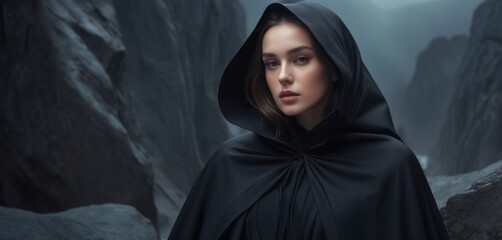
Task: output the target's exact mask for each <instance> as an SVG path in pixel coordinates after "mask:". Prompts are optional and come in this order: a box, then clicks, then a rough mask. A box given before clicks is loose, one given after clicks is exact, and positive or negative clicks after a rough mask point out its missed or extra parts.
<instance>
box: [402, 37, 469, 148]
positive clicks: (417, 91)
mask: <svg viewBox="0 0 502 240" xmlns="http://www.w3.org/2000/svg"><path fill="white" fill-rule="evenodd" d="M466 45H467V37H466V36H456V37H453V38H451V39H447V38H446V37H439V38H435V39H434V40H433V41H432V42H431V43H430V45H429V46H428V47H427V49H425V50H424V51H423V52H422V53H420V55H419V56H418V59H417V66H416V68H415V69H416V70H415V73H414V75H413V79H412V80H411V83H410V85H409V86H408V89H407V91H406V95H405V100H404V103H403V109H402V111H401V112H402V113H403V115H404V116H403V117H402V118H403V122H404V133H403V132H402V134H403V135H404V137H405V140H406V143H407V144H408V145H409V146H410V147H411V148H412V149H413V150H414V151H415V152H417V153H421V154H429V153H430V151H431V150H432V148H433V147H434V146H435V144H436V141H437V138H438V136H439V132H440V130H441V127H442V126H443V122H444V119H445V118H446V111H447V110H448V106H449V103H450V100H451V96H452V93H453V88H454V79H455V74H456V73H457V71H458V66H459V65H460V61H461V59H462V56H463V54H464V51H465V48H466Z"/></svg>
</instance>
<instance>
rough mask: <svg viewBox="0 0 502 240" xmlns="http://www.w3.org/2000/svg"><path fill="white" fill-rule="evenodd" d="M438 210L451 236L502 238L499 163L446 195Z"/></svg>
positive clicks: (485, 239)
mask: <svg viewBox="0 0 502 240" xmlns="http://www.w3.org/2000/svg"><path fill="white" fill-rule="evenodd" d="M441 214H442V215H443V218H444V222H445V225H446V227H447V228H448V231H449V232H450V236H451V239H476V240H499V239H502V221H501V219H502V167H499V168H498V169H497V170H496V171H494V172H493V173H491V174H489V175H487V176H485V177H483V178H481V179H479V180H477V181H476V182H474V184H472V186H471V187H470V188H469V189H467V190H466V191H464V192H462V193H460V194H458V195H455V196H453V197H452V198H450V199H448V202H447V203H446V207H444V208H442V209H441Z"/></svg>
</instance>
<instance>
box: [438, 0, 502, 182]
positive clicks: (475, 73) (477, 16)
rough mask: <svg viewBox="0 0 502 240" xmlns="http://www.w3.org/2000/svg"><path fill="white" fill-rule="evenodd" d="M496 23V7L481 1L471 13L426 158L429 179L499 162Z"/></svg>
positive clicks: (500, 9) (499, 42)
mask: <svg viewBox="0 0 502 240" xmlns="http://www.w3.org/2000/svg"><path fill="white" fill-rule="evenodd" d="M501 22H502V2H501V1H497V0H486V1H485V2H484V3H482V4H481V5H480V6H479V7H478V8H477V9H476V11H475V13H474V16H473V20H472V25H471V36H470V38H469V43H468V46H467V50H466V53H465V55H464V58H463V60H462V63H461V65H460V67H459V72H458V74H457V79H456V80H455V90H454V93H453V97H452V101H451V104H450V106H449V110H448V113H447V118H446V120H445V123H444V126H443V128H442V131H441V134H440V138H439V142H438V146H437V149H436V150H435V151H434V153H433V156H432V162H431V163H432V167H433V169H434V170H433V171H432V172H433V173H444V174H458V173H465V172H469V171H473V170H477V169H479V168H482V167H484V166H486V165H488V164H490V163H491V162H492V161H494V160H496V159H502V134H501V133H502V104H501V103H502V24H500V23H501ZM436 159H437V160H436ZM472 159H479V161H472Z"/></svg>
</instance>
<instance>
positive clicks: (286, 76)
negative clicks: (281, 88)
mask: <svg viewBox="0 0 502 240" xmlns="http://www.w3.org/2000/svg"><path fill="white" fill-rule="evenodd" d="M279 82H280V83H281V84H282V85H287V84H291V83H293V76H292V75H291V73H290V72H289V69H288V66H287V64H281V71H280V73H279Z"/></svg>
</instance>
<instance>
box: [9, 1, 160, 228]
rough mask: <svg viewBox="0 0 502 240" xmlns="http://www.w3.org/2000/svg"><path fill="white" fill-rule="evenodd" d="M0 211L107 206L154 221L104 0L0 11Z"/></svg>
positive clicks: (115, 28) (114, 28) (118, 45)
mask: <svg viewBox="0 0 502 240" xmlns="http://www.w3.org/2000/svg"><path fill="white" fill-rule="evenodd" d="M0 8H1V11H0V159H1V161H0V205H2V206H8V207H13V208H21V209H27V210H31V211H34V212H41V213H44V212H56V211H62V210H66V209H69V208H73V207H78V206H83V205H89V204H96V203H105V202H114V203H123V204H129V205H132V206H134V207H136V208H137V209H138V210H139V211H140V212H141V213H142V214H143V215H144V216H146V217H148V218H149V219H150V220H151V221H152V222H156V217H157V216H156V209H155V206H154V201H153V194H152V192H153V184H152V176H151V175H152V174H151V169H150V168H149V167H148V163H147V159H146V158H145V157H144V152H143V151H142V148H141V146H140V145H139V143H138V135H137V129H136V127H135V124H134V121H133V117H132V116H131V111H130V108H129V105H130V102H129V97H128V92H127V90H126V88H125V86H124V79H123V73H124V57H125V48H124V45H123V43H122V42H121V41H120V38H119V25H118V22H117V21H116V17H115V11H114V8H113V5H112V3H111V2H110V1H106V0H105V1H92V0H90V1H77V0H64V1H63V0H47V1H14V0H5V1H2V2H1V5H0Z"/></svg>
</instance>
